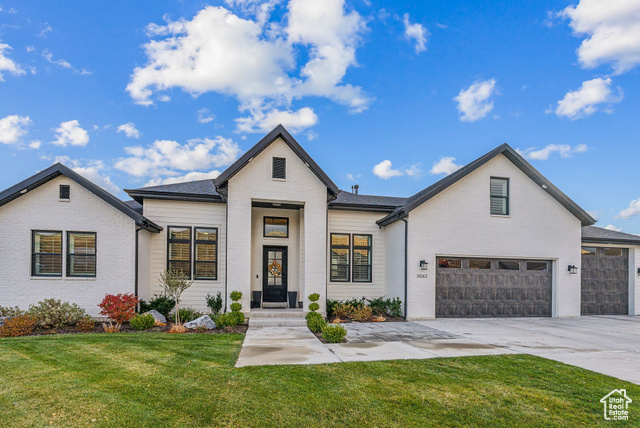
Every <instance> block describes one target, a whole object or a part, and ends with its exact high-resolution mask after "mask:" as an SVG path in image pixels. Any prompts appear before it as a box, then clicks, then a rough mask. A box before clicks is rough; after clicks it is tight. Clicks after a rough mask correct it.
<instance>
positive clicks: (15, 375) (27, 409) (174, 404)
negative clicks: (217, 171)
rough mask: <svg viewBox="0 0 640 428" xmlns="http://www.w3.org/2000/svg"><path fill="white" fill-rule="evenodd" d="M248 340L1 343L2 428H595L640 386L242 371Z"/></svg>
mask: <svg viewBox="0 0 640 428" xmlns="http://www.w3.org/2000/svg"><path fill="white" fill-rule="evenodd" d="M242 338H243V336H242V335H233V334H230V335H217V336H215V335H167V334H162V333H158V334H137V333H127V334H113V335H106V334H85V335H64V336H43V337H25V338H15V339H0V421H1V422H0V425H2V426H44V425H47V426H51V425H53V426H85V425H93V426H152V427H153V426H155V427H157V426H176V425H180V426H234V427H235V426H238V427H244V426H304V427H312V426H339V427H348V426H356V425H358V426H378V427H382V426H400V425H403V426H460V425H470V426H491V427H496V426H505V427H507V426H508V427H513V426H558V427H567V426H594V425H599V424H601V425H603V426H604V425H608V424H611V422H607V423H605V421H604V419H603V417H602V407H601V404H600V403H599V401H598V400H599V399H600V398H601V397H602V396H604V395H605V394H607V393H608V392H610V391H611V390H612V389H614V388H626V389H627V393H628V395H629V396H630V397H631V398H633V399H634V403H632V404H631V406H630V413H631V420H630V423H631V424H634V425H636V424H638V421H639V420H640V406H639V405H638V404H637V403H638V402H640V386H638V385H634V384H630V383H627V382H622V381H619V380H617V379H614V378H611V377H607V376H603V375H599V374H596V373H593V372H589V371H587V370H583V369H579V368H575V367H572V366H567V365H564V364H560V363H556V362H554V361H550V360H545V359H542V358H537V357H532V356H523V355H508V356H490V357H467V358H440V359H432V360H413V361H387V362H372V363H344V364H329V365H316V366H265V367H248V368H241V369H236V368H234V367H233V364H234V362H235V359H236V357H237V355H238V352H239V350H240V346H241V343H242Z"/></svg>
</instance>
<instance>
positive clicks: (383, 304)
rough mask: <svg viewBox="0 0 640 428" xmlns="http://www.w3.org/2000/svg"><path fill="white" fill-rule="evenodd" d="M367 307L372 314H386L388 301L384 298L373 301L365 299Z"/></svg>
mask: <svg viewBox="0 0 640 428" xmlns="http://www.w3.org/2000/svg"><path fill="white" fill-rule="evenodd" d="M367 301H368V302H369V307H370V308H371V309H372V310H373V314H374V315H377V316H380V315H386V314H387V308H388V301H389V299H385V298H384V297H376V298H375V299H367Z"/></svg>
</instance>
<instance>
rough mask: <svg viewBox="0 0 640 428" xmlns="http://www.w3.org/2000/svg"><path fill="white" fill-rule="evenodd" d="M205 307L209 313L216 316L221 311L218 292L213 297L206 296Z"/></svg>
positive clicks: (220, 296)
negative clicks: (209, 310)
mask: <svg viewBox="0 0 640 428" xmlns="http://www.w3.org/2000/svg"><path fill="white" fill-rule="evenodd" d="M207 306H208V307H209V309H211V313H213V314H214V315H218V314H219V313H220V311H221V310H222V294H221V293H220V292H219V291H218V294H216V296H215V297H213V296H211V295H210V294H207Z"/></svg>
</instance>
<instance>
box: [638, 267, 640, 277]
mask: <svg viewBox="0 0 640 428" xmlns="http://www.w3.org/2000/svg"><path fill="white" fill-rule="evenodd" d="M638 276H640V268H638Z"/></svg>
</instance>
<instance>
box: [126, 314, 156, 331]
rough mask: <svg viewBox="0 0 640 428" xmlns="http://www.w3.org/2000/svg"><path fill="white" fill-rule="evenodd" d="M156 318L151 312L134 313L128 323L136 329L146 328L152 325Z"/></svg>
mask: <svg viewBox="0 0 640 428" xmlns="http://www.w3.org/2000/svg"><path fill="white" fill-rule="evenodd" d="M155 323H156V319H155V318H154V317H153V315H151V314H142V315H136V316H134V317H133V318H131V319H130V320H129V324H130V325H131V327H133V328H134V329H136V330H147V329H150V328H151V327H153V326H154V325H155Z"/></svg>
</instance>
